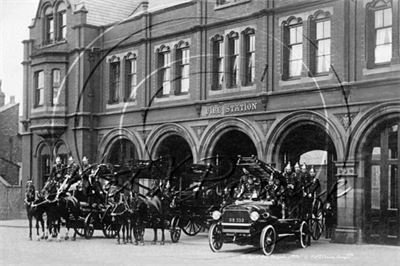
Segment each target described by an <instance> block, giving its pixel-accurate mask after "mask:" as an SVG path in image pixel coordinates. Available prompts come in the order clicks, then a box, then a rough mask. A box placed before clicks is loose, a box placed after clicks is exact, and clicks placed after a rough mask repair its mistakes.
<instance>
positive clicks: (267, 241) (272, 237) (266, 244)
mask: <svg viewBox="0 0 400 266" xmlns="http://www.w3.org/2000/svg"><path fill="white" fill-rule="evenodd" d="M275 245H276V231H275V228H274V227H273V226H272V225H267V226H266V227H264V229H263V230H262V232H261V236H260V246H261V249H262V251H263V253H264V255H266V256H269V255H271V254H272V252H274V249H275Z"/></svg>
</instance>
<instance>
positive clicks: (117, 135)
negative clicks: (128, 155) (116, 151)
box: [97, 128, 144, 161]
mask: <svg viewBox="0 0 400 266" xmlns="http://www.w3.org/2000/svg"><path fill="white" fill-rule="evenodd" d="M120 139H126V140H129V141H131V142H132V143H133V144H134V145H135V147H136V152H137V155H138V156H139V159H141V158H143V147H144V143H143V141H142V139H141V138H140V136H139V134H138V133H137V132H134V131H130V130H128V129H125V128H116V129H113V130H111V131H110V132H108V133H107V134H106V135H105V136H104V137H103V138H102V139H101V141H100V143H99V150H98V153H97V154H98V161H103V159H104V158H105V156H106V155H107V154H108V152H109V151H110V148H111V147H112V145H113V144H114V143H115V142H116V141H117V140H120Z"/></svg>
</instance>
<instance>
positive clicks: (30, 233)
mask: <svg viewBox="0 0 400 266" xmlns="http://www.w3.org/2000/svg"><path fill="white" fill-rule="evenodd" d="M28 212H29V211H28ZM28 221H29V240H32V214H30V213H28Z"/></svg>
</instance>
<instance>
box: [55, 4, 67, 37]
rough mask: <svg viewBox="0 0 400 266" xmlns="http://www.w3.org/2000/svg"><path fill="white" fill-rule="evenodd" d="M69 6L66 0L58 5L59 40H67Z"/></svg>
mask: <svg viewBox="0 0 400 266" xmlns="http://www.w3.org/2000/svg"><path fill="white" fill-rule="evenodd" d="M66 11H67V7H66V5H65V3H64V2H61V3H60V4H59V5H58V6H57V12H56V16H57V40H59V41H60V40H65V39H66V36H67V12H66Z"/></svg>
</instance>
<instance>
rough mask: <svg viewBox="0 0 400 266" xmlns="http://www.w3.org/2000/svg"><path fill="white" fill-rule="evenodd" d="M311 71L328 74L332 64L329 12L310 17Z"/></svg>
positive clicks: (317, 73) (316, 73) (313, 73)
mask: <svg viewBox="0 0 400 266" xmlns="http://www.w3.org/2000/svg"><path fill="white" fill-rule="evenodd" d="M309 28H310V39H311V41H312V45H310V46H309V47H310V66H309V67H310V71H311V73H312V75H323V74H327V73H328V72H329V70H330V65H331V19H330V14H329V12H322V11H319V12H317V13H316V14H315V15H314V16H312V17H310V21H309Z"/></svg>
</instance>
